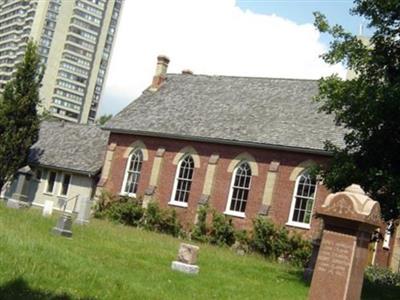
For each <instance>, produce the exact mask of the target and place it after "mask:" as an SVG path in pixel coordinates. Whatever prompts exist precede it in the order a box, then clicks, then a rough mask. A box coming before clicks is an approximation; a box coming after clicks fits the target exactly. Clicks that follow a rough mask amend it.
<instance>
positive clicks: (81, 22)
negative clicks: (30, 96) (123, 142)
mask: <svg viewBox="0 0 400 300" xmlns="http://www.w3.org/2000/svg"><path fill="white" fill-rule="evenodd" d="M122 2H123V0H0V90H1V89H2V88H3V87H4V85H5V83H6V82H7V81H8V80H9V79H10V78H11V75H12V73H13V72H14V70H15V65H16V63H17V62H19V61H20V60H21V59H22V57H23V55H24V50H25V47H26V43H27V41H28V40H29V38H33V39H34V40H35V41H36V42H37V43H38V45H39V53H40V56H41V60H42V62H43V63H44V65H45V67H46V71H45V75H44V78H43V83H42V88H41V91H40V92H41V93H40V95H41V98H42V106H41V107H42V108H43V109H47V110H49V111H50V112H51V113H52V114H53V115H54V116H56V117H58V118H61V119H64V120H67V121H70V122H76V123H78V122H79V123H87V122H89V123H90V122H93V121H94V120H95V118H96V114H97V110H98V107H99V101H100V97H101V93H102V89H103V84H104V81H105V77H106V73H107V67H108V64H109V61H110V55H111V49H112V45H113V42H114V39H115V34H116V29H117V24H118V19H119V16H120V13H121V6H122Z"/></svg>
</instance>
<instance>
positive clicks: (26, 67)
mask: <svg viewBox="0 0 400 300" xmlns="http://www.w3.org/2000/svg"><path fill="white" fill-rule="evenodd" d="M42 77H43V72H42V70H41V67H40V58H39V55H38V53H37V46H36V45H35V43H34V42H32V41H29V42H28V44H27V47H26V52H25V56H24V58H23V60H22V61H21V63H19V64H18V65H17V67H16V71H15V73H14V75H13V78H12V79H11V80H10V81H9V82H8V83H7V84H6V86H5V88H4V91H3V95H2V97H1V102H0V186H2V184H3V183H4V182H5V181H7V180H8V179H10V177H11V176H13V174H15V172H16V171H17V170H18V169H19V168H20V167H22V166H24V165H25V164H26V163H27V158H28V154H29V148H30V147H31V146H32V144H33V143H35V142H36V140H37V138H38V133H39V122H40V121H39V117H38V114H37V107H38V105H39V104H40V103H39V102H40V100H39V88H40V83H41V80H42Z"/></svg>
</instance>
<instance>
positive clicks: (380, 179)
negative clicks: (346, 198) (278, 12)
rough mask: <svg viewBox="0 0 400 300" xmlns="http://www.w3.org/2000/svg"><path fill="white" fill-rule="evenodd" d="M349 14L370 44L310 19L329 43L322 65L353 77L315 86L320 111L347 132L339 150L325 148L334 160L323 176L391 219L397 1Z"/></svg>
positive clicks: (395, 190) (399, 70)
mask: <svg viewBox="0 0 400 300" xmlns="http://www.w3.org/2000/svg"><path fill="white" fill-rule="evenodd" d="M351 12H352V14H355V15H359V16H362V17H363V18H365V20H366V22H367V26H368V27H369V28H371V29H372V30H373V35H372V37H371V38H370V39H369V43H368V44H366V43H363V42H362V41H361V40H360V38H359V37H357V36H355V35H352V34H350V33H348V32H346V31H345V30H344V29H343V27H342V26H340V25H335V26H330V25H329V24H328V22H327V20H326V18H325V16H324V15H322V14H321V13H314V15H315V25H316V27H317V28H318V29H319V31H320V32H322V33H328V34H330V35H331V36H332V38H333V41H332V42H331V45H330V49H329V51H328V52H327V53H326V54H324V55H323V59H324V60H325V61H326V62H327V63H330V64H336V63H343V64H344V65H345V66H346V67H347V68H348V69H351V70H353V71H354V72H355V75H356V76H355V78H353V79H350V80H342V79H341V78H339V77H338V76H336V75H334V76H330V77H327V78H323V79H321V80H320V82H319V96H318V97H317V101H319V102H320V103H321V110H322V111H324V112H325V113H328V114H333V115H334V116H335V119H336V122H337V123H338V124H339V125H342V126H343V127H344V128H345V129H346V134H345V146H344V147H343V148H338V147H336V146H335V145H332V144H331V143H329V142H328V143H327V144H326V148H327V149H328V150H330V151H332V153H333V159H332V160H331V163H330V164H329V165H328V166H325V167H323V169H322V175H323V177H324V181H325V183H326V185H327V186H328V187H329V188H331V189H332V190H334V191H337V190H340V189H343V188H344V187H346V186H347V185H349V184H351V183H358V184H360V185H361V186H362V187H363V188H364V190H365V191H367V192H368V193H369V194H370V195H371V197H373V198H375V199H376V200H378V201H379V202H380V204H381V208H382V212H383V214H384V216H385V217H386V218H390V217H394V216H398V215H399V211H400V30H399V28H400V1H399V0H355V1H354V8H353V9H352V11H351Z"/></svg>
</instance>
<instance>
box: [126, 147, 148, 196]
mask: <svg viewBox="0 0 400 300" xmlns="http://www.w3.org/2000/svg"><path fill="white" fill-rule="evenodd" d="M137 152H140V155H141V159H142V161H141V166H140V170H139V171H138V173H139V176H138V180H137V183H136V184H137V186H139V181H140V176H141V175H142V168H143V161H144V154H143V151H142V150H141V149H139V148H137V149H134V150H133V151H132V152H131V153H130V154H129V158H128V161H127V163H126V166H125V172H124V180H123V181H122V187H121V192H120V195H122V196H128V197H136V192H137V189H136V191H135V193H129V192H125V186H126V183H127V181H128V177H129V174H128V171H129V166H130V165H131V161H132V157H133V155H134V154H135V153H137ZM134 172H137V171H134Z"/></svg>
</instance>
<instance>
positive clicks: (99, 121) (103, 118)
mask: <svg viewBox="0 0 400 300" xmlns="http://www.w3.org/2000/svg"><path fill="white" fill-rule="evenodd" d="M112 117H113V115H112V114H109V115H107V114H105V115H102V116H100V118H98V119H97V120H96V123H97V124H99V125H104V124H106V122H107V121H108V120H110V119H111V118H112Z"/></svg>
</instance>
